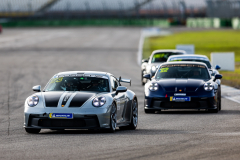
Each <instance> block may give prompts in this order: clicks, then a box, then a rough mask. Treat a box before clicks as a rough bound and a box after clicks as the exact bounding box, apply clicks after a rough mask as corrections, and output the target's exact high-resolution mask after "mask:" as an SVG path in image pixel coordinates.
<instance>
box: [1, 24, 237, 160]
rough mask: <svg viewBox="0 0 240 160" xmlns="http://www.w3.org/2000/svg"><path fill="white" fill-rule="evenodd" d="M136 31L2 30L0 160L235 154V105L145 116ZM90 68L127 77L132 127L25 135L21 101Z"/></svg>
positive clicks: (224, 103) (230, 156) (227, 156)
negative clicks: (134, 104)
mask: <svg viewBox="0 0 240 160" xmlns="http://www.w3.org/2000/svg"><path fill="white" fill-rule="evenodd" d="M140 30H141V28H116V27H114V28H58V29H54V28H51V29H49V28H45V29H41V28H39V29H6V30H4V32H3V34H2V35H0V73H1V76H0V159H239V158H240V152H239V151H240V143H239V141H240V127H239V124H240V106H239V104H238V103H235V102H232V101H230V100H227V99H224V98H222V111H220V112H219V113H206V112H204V111H181V110H180V111H164V112H159V113H156V114H145V113H144V111H143V87H142V86H141V85H140V84H141V83H140V73H141V72H140V67H139V66H138V64H137V57H136V56H137V48H138V42H139V38H140ZM70 70H97V71H106V72H111V73H113V74H114V75H116V76H122V77H124V78H131V79H132V87H129V86H127V85H126V86H127V87H128V88H129V89H131V90H133V91H134V92H135V93H136V94H137V96H138V100H139V125H138V128H137V130H135V131H122V130H117V131H116V132H115V133H104V132H90V131H88V130H66V131H52V130H42V131H41V132H40V133H39V134H27V133H26V132H25V130H24V129H23V127H22V126H23V118H24V117H23V116H24V115H23V110H24V106H23V104H24V101H25V99H26V98H27V97H28V96H29V95H31V94H33V93H34V92H33V91H32V86H34V85H38V84H40V85H42V86H44V85H45V84H46V83H47V81H48V80H49V78H50V77H51V76H53V75H54V74H55V73H57V72H60V71H70Z"/></svg>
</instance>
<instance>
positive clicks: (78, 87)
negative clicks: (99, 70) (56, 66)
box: [45, 77, 109, 92]
mask: <svg viewBox="0 0 240 160" xmlns="http://www.w3.org/2000/svg"><path fill="white" fill-rule="evenodd" d="M45 91H95V92H109V83H108V79H104V78H97V77H57V78H52V79H51V80H50V81H49V83H48V84H47V86H46V89H45Z"/></svg>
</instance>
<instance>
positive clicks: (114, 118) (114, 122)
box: [108, 103, 117, 133]
mask: <svg viewBox="0 0 240 160" xmlns="http://www.w3.org/2000/svg"><path fill="white" fill-rule="evenodd" d="M116 128H117V108H116V105H115V104H114V103H113V104H112V109H111V113H110V128H109V129H108V132H109V133H114V132H115V130H116Z"/></svg>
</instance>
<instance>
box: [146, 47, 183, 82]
mask: <svg viewBox="0 0 240 160" xmlns="http://www.w3.org/2000/svg"><path fill="white" fill-rule="evenodd" d="M183 54H187V53H186V52H185V51H183V50H155V51H153V52H152V54H151V56H150V57H149V59H148V60H146V59H144V60H142V65H141V73H142V74H141V79H142V85H144V84H145V83H146V82H147V79H145V78H144V77H143V76H144V75H145V74H150V76H151V77H152V76H154V75H155V72H156V70H157V68H158V66H159V65H160V64H162V63H164V62H166V61H167V59H168V57H170V56H172V55H183Z"/></svg>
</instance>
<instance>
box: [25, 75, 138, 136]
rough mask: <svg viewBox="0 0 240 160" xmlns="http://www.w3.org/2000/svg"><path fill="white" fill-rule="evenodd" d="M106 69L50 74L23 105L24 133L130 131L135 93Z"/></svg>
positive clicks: (135, 106) (134, 115)
mask: <svg viewBox="0 0 240 160" xmlns="http://www.w3.org/2000/svg"><path fill="white" fill-rule="evenodd" d="M121 82H125V83H130V84H131V80H129V79H121V77H120V78H119V79H117V78H115V77H114V75H112V74H110V73H106V72H90V71H71V72H61V73H58V74H56V75H54V76H53V77H52V78H51V79H50V81H49V82H48V83H47V85H46V87H45V88H44V89H43V90H41V86H34V87H33V91H36V92H37V93H35V94H33V95H31V96H29V97H28V98H27V99H26V101H25V107H24V115H25V116H24V117H25V120H24V128H25V130H26V132H28V133H39V132H40V131H41V129H52V130H58V129H106V130H108V131H110V132H114V131H115V130H116V127H119V128H120V129H131V130H134V129H136V127H137V124H138V101H137V96H136V95H135V93H134V92H133V91H131V90H129V89H127V87H124V86H121Z"/></svg>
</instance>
